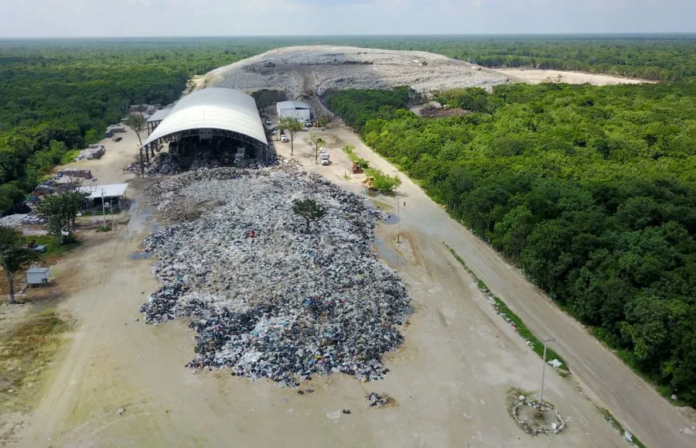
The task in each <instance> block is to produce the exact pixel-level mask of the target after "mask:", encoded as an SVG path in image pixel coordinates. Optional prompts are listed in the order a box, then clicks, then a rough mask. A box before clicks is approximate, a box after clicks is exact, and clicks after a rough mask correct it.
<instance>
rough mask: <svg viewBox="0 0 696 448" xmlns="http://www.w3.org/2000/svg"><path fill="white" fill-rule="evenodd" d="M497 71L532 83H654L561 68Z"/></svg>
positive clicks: (603, 84)
mask: <svg viewBox="0 0 696 448" xmlns="http://www.w3.org/2000/svg"><path fill="white" fill-rule="evenodd" d="M496 71H498V72H500V73H503V74H505V75H508V76H511V77H514V78H517V79H518V80H522V81H525V82H528V83H531V84H541V83H544V82H553V83H565V84H592V85H593V86H612V85H617V84H654V83H655V81H647V80H644V79H631V78H621V77H619V76H611V75H596V74H593V73H582V72H569V71H561V70H533V69H524V68H500V69H496Z"/></svg>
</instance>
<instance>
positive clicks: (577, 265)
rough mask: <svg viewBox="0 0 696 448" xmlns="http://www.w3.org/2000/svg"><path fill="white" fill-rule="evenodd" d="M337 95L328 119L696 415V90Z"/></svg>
mask: <svg viewBox="0 0 696 448" xmlns="http://www.w3.org/2000/svg"><path fill="white" fill-rule="evenodd" d="M438 97H439V100H440V101H442V102H443V103H445V104H448V105H450V106H452V107H462V108H464V109H469V110H473V111H476V112H475V113H472V114H469V115H463V116H458V117H451V118H444V119H426V118H419V117H417V116H415V115H414V114H413V113H411V112H410V111H409V110H408V109H406V105H407V103H408V101H409V91H408V90H407V89H397V90H394V91H387V92H385V91H356V90H350V91H341V92H329V93H328V94H327V97H326V102H327V105H328V106H329V108H330V109H332V110H333V111H334V112H336V113H337V114H338V115H340V116H341V117H343V118H344V120H345V121H346V122H348V123H349V124H351V125H352V126H354V127H355V128H356V129H357V130H358V131H359V133H360V134H361V136H362V138H363V139H364V141H365V143H366V144H368V145H370V146H371V147H372V148H374V149H375V150H376V151H377V152H379V153H380V154H382V155H383V156H386V157H387V158H389V159H390V160H391V161H393V162H394V163H396V164H397V165H398V166H400V168H401V169H403V170H404V171H405V172H406V173H408V174H409V176H411V177H412V178H414V179H416V180H417V181H419V182H420V183H421V185H422V186H423V187H424V189H425V190H426V191H427V193H428V194H429V195H430V196H431V197H433V198H434V199H435V200H436V201H438V202H439V203H441V204H444V205H445V206H446V207H447V209H448V211H449V212H450V214H451V215H452V216H453V217H455V218H457V219H459V220H461V221H462V222H464V223H465V224H466V225H467V226H469V227H470V228H471V229H472V230H473V231H474V232H475V233H476V234H478V235H479V236H481V237H482V238H484V239H485V240H486V241H488V242H489V243H490V244H491V245H492V246H493V247H494V248H495V249H497V250H498V251H500V252H501V253H503V254H504V255H505V256H506V257H508V258H509V259H510V260H511V261H513V262H514V263H516V264H517V265H518V266H519V267H520V268H521V269H522V270H523V271H524V273H525V274H526V275H527V276H528V278H529V279H531V280H532V281H533V282H534V283H536V284H537V285H538V286H540V287H541V288H543V289H544V290H546V291H547V292H548V294H549V295H550V296H551V297H552V298H553V299H554V300H555V301H556V302H557V303H559V304H560V305H561V306H563V307H564V308H566V309H567V310H568V311H569V312H570V313H572V314H573V315H574V316H576V317H577V318H578V319H580V320H581V321H582V322H584V323H585V324H588V325H590V326H591V327H592V328H593V331H594V332H595V334H596V335H597V336H598V337H600V338H601V339H602V340H604V341H606V342H607V343H608V344H609V345H610V346H612V347H614V348H616V349H618V350H619V352H620V354H621V355H622V357H623V358H624V359H625V360H626V361H627V362H629V363H630V364H631V365H633V366H634V367H636V368H637V369H639V370H640V371H641V372H643V373H644V374H645V375H646V376H648V377H650V378H651V379H652V380H654V381H655V382H656V383H658V384H659V385H661V386H662V387H663V388H664V391H665V392H669V393H670V394H671V393H672V392H674V393H676V394H678V396H679V398H680V399H681V400H684V401H685V402H687V403H689V404H691V405H692V406H693V405H696V239H695V236H696V84H682V85H677V84H665V85H660V84H657V85H634V86H613V87H592V86H569V85H559V84H546V85H540V86H530V85H505V86H498V87H496V88H495V89H494V92H493V93H492V94H489V93H487V92H486V91H484V90H481V89H467V90H460V91H448V92H441V93H440V94H439V95H438Z"/></svg>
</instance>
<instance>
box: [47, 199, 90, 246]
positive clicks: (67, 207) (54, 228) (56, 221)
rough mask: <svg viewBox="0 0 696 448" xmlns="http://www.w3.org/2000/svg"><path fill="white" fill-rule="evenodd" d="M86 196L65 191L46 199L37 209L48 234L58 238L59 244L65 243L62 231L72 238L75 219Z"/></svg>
mask: <svg viewBox="0 0 696 448" xmlns="http://www.w3.org/2000/svg"><path fill="white" fill-rule="evenodd" d="M86 196H87V195H86V194H85V193H80V192H78V191H66V192H63V193H60V194H57V195H53V196H49V197H47V198H46V199H44V200H43V201H42V202H41V203H40V204H39V206H38V207H37V212H38V214H39V216H40V217H42V218H43V219H45V220H46V222H47V223H48V228H49V230H50V232H51V233H52V234H54V235H55V236H57V237H58V240H59V241H60V243H61V244H63V242H64V241H65V238H64V235H63V231H67V233H68V236H72V232H73V230H74V229H75V217H76V216H77V213H78V212H79V211H80V207H81V206H82V204H83V203H84V201H85V198H86Z"/></svg>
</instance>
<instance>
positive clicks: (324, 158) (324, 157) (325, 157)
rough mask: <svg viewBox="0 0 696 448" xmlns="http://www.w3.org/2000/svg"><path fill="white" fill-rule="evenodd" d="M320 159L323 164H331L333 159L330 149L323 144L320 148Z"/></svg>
mask: <svg viewBox="0 0 696 448" xmlns="http://www.w3.org/2000/svg"><path fill="white" fill-rule="evenodd" d="M319 160H321V164H322V165H323V166H327V165H330V164H331V161H330V160H329V151H328V150H327V149H326V148H324V147H323V146H322V147H321V148H320V149H319Z"/></svg>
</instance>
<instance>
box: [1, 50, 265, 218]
mask: <svg viewBox="0 0 696 448" xmlns="http://www.w3.org/2000/svg"><path fill="white" fill-rule="evenodd" d="M265 48H266V47H263V46H261V45H258V44H254V45H253V46H250V45H248V44H247V43H245V42H241V43H235V42H225V43H218V42H215V41H212V42H210V41H206V40H203V41H200V42H199V41H196V40H191V41H187V42H185V43H182V42H180V41H172V42H168V41H161V42H151V41H143V42H139V41H129V42H120V41H113V42H111V41H101V42H98V43H89V42H84V41H58V42H55V43H48V42H46V41H5V42H2V41H0V98H1V99H2V101H0V213H1V212H2V211H5V210H7V209H8V208H10V207H11V206H12V205H13V204H16V203H18V202H20V201H21V200H23V199H24V197H25V195H26V193H27V192H29V191H31V190H32V189H33V188H34V187H35V186H36V184H37V181H38V179H39V178H40V177H41V176H42V175H43V174H45V173H46V172H47V171H48V170H50V168H51V167H52V166H54V165H55V164H57V163H59V162H60V161H61V159H62V157H63V156H64V155H65V154H66V152H67V151H68V150H70V149H75V148H81V147H84V145H85V144H87V143H93V142H96V141H98V140H100V139H101V138H102V137H103V135H104V130H105V129H106V127H107V126H108V125H109V124H113V123H115V122H118V121H119V120H120V119H121V118H122V117H123V116H124V115H125V113H126V111H127V108H128V106H129V105H131V104H141V103H149V104H153V103H161V104H168V103H170V102H172V101H174V100H176V99H178V98H179V96H180V95H181V92H182V91H183V90H184V88H185V86H186V81H187V80H188V79H189V78H190V77H191V76H192V75H195V74H198V73H205V72H207V71H209V70H211V69H213V68H216V67H219V66H221V65H225V64H229V63H232V62H234V61H237V60H241V59H244V58H246V57H249V56H251V55H253V54H256V53H258V52H260V51H262V50H265Z"/></svg>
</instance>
